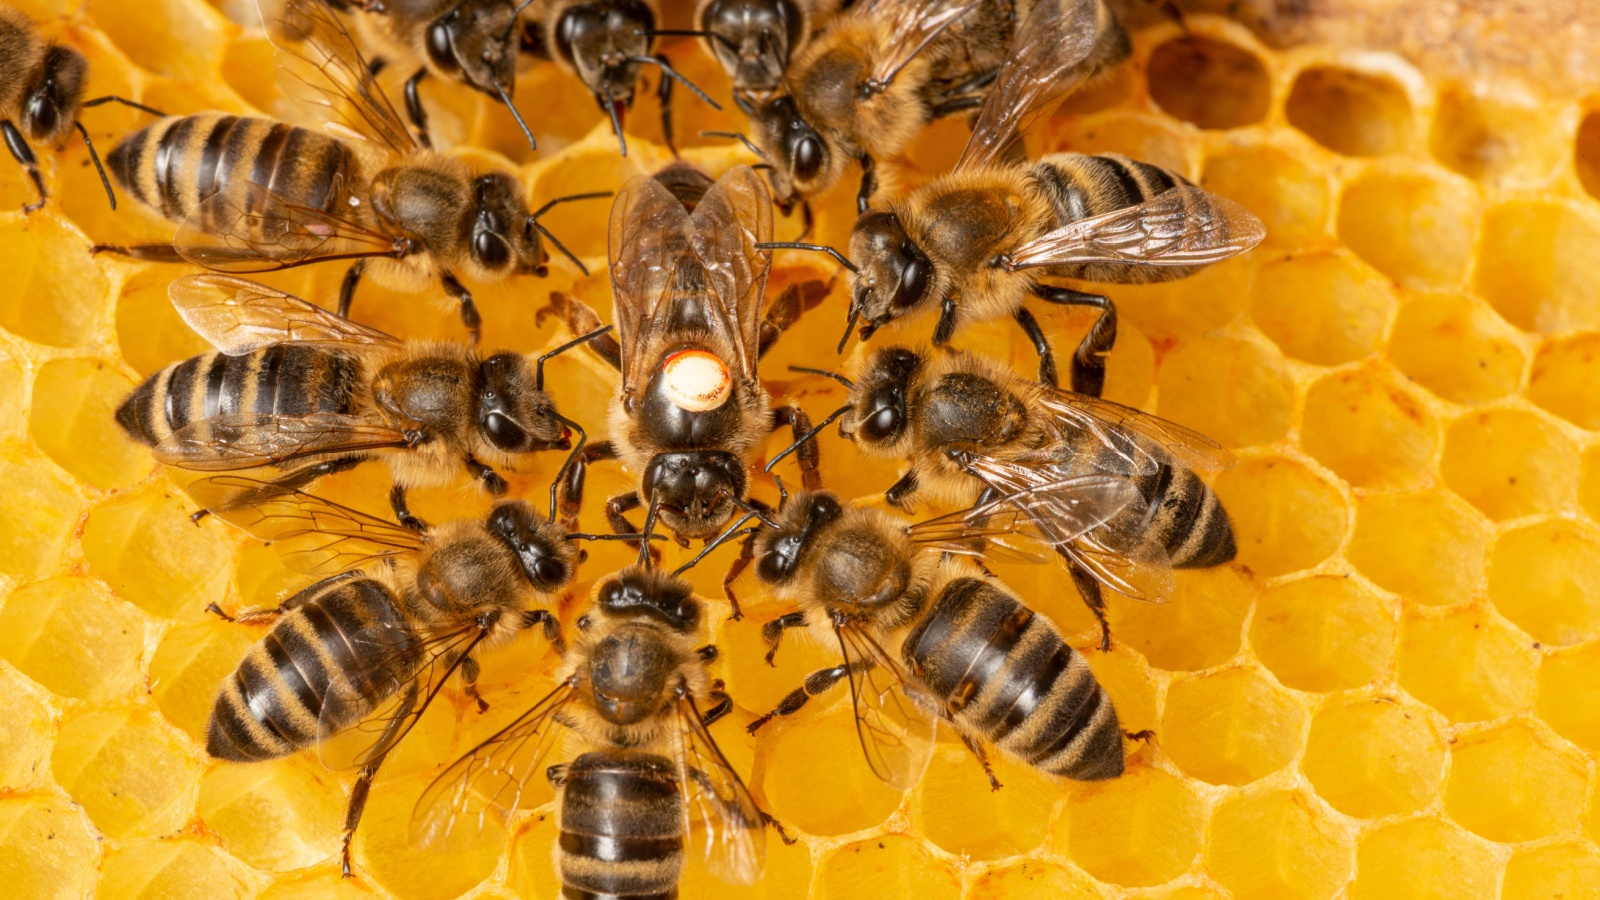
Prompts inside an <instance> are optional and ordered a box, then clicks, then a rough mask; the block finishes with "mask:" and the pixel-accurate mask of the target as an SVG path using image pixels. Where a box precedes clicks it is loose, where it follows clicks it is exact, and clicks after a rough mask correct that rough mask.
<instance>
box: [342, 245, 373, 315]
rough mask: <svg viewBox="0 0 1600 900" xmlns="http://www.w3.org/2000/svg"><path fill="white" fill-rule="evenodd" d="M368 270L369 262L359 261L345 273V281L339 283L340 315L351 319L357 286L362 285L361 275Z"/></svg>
mask: <svg viewBox="0 0 1600 900" xmlns="http://www.w3.org/2000/svg"><path fill="white" fill-rule="evenodd" d="M366 270H367V261H366V260H364V259H358V260H356V261H355V262H354V263H352V264H351V265H350V268H348V269H346V270H345V272H344V280H343V281H341V282H339V309H338V310H337V311H338V313H339V315H340V316H342V317H344V318H346V319H348V318H350V304H351V303H353V302H355V299H356V285H358V284H360V283H361V273H362V272H365V271H366Z"/></svg>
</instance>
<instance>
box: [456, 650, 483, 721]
mask: <svg viewBox="0 0 1600 900" xmlns="http://www.w3.org/2000/svg"><path fill="white" fill-rule="evenodd" d="M479 671H480V669H479V666H478V660H477V659H475V658H474V657H471V656H469V657H467V658H465V659H463V660H461V690H462V692H463V693H465V694H466V695H467V696H468V697H471V698H472V699H473V700H476V701H477V703H478V712H480V713H483V712H488V711H489V701H487V700H485V699H483V696H482V695H481V694H479V693H478V674H479Z"/></svg>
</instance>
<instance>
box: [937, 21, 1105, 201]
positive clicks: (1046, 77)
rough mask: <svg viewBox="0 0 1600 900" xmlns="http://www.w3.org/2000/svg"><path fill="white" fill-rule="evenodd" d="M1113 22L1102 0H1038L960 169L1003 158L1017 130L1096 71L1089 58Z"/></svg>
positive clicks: (997, 80)
mask: <svg viewBox="0 0 1600 900" xmlns="http://www.w3.org/2000/svg"><path fill="white" fill-rule="evenodd" d="M1114 27H1116V20H1115V19H1114V18H1112V14H1111V11H1110V10H1109V9H1107V8H1106V6H1105V4H1104V3H1102V2H1100V0H1035V2H1034V4H1033V8H1032V9H1031V10H1029V11H1028V17H1027V18H1026V19H1024V20H1023V21H1022V24H1021V25H1019V26H1018V27H1017V35H1016V37H1015V38H1014V39H1013V40H1012V42H1011V48H1010V52H1009V53H1008V55H1007V59H1006V63H1005V65H1003V66H1001V67H1000V73H999V74H998V75H997V76H996V77H995V82H994V84H993V86H991V87H990V88H989V93H988V94H987V95H985V97H984V100H983V105H982V106H981V107H979V109H978V117H977V119H976V120H974V121H973V123H972V137H971V138H969V139H968V140H967V148H966V150H964V151H963V152H962V154H961V159H960V160H959V161H957V162H956V167H955V168H956V171H958V172H959V171H963V170H967V169H981V168H985V167H988V166H993V165H996V164H998V163H999V162H1000V161H1001V158H1002V157H1003V156H1004V154H1005V152H1006V150H1007V148H1008V147H1010V146H1011V143H1012V141H1014V140H1016V138H1017V136H1018V135H1023V134H1027V133H1028V130H1029V129H1030V128H1032V127H1033V125H1034V124H1035V123H1037V122H1038V121H1039V120H1040V119H1042V118H1044V117H1045V116H1048V115H1049V114H1050V112H1051V110H1053V109H1054V108H1055V106H1056V104H1057V103H1059V102H1060V101H1061V100H1062V99H1063V98H1065V97H1066V96H1067V95H1068V94H1070V93H1072V91H1073V90H1075V89H1076V88H1077V87H1078V85H1080V84H1082V83H1083V81H1084V79H1085V78H1087V77H1088V76H1089V75H1090V74H1091V71H1092V70H1091V69H1090V68H1089V67H1087V66H1085V65H1083V63H1084V60H1086V59H1088V58H1089V54H1090V53H1092V52H1093V51H1094V47H1095V44H1096V43H1097V42H1098V41H1099V40H1100V36H1101V35H1102V34H1103V33H1104V32H1105V30H1106V29H1107V28H1114Z"/></svg>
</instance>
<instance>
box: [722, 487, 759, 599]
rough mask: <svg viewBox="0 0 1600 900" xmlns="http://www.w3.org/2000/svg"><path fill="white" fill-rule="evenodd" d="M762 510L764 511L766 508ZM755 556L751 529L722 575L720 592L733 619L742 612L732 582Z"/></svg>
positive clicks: (754, 541) (752, 504) (753, 533)
mask: <svg viewBox="0 0 1600 900" xmlns="http://www.w3.org/2000/svg"><path fill="white" fill-rule="evenodd" d="M750 505H751V506H755V505H756V503H755V502H752V503H751V504H750ZM762 505H763V506H765V504H762ZM762 511H763V512H766V510H762ZM755 558H756V533H755V532H754V531H752V532H750V534H749V535H747V536H746V537H745V539H744V543H742V544H740V545H739V555H738V557H736V558H735V559H734V561H733V562H732V563H730V564H729V565H728V571H727V574H725V575H723V576H722V593H723V595H724V596H726V597H727V598H728V605H729V606H732V607H733V612H732V614H730V615H729V616H728V618H729V619H731V620H733V621H738V620H739V619H742V618H744V612H743V611H742V610H741V609H739V598H738V597H736V596H734V593H733V583H734V582H735V581H738V580H739V576H740V575H743V574H744V570H745V569H747V568H749V567H750V563H751V561H752V560H754V559H755Z"/></svg>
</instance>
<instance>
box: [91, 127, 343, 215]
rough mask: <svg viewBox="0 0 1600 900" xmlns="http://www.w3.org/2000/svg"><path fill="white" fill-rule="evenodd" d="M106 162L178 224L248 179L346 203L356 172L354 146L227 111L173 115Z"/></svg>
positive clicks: (303, 201) (309, 200)
mask: <svg viewBox="0 0 1600 900" xmlns="http://www.w3.org/2000/svg"><path fill="white" fill-rule="evenodd" d="M106 167H107V168H108V169H110V170H111V173H112V175H113V176H115V177H116V179H117V181H118V182H119V183H120V184H121V185H122V187H123V189H124V190H126V191H127V192H128V193H130V194H132V195H133V196H134V197H136V198H137V199H138V200H139V202H141V203H143V204H144V205H145V206H148V207H150V208H151V209H153V210H155V211H156V212H158V213H160V214H161V215H162V216H163V217H165V218H167V219H170V220H172V221H174V222H181V221H183V220H184V219H186V218H188V217H189V216H190V215H192V214H194V212H195V211H196V210H198V209H200V205H201V203H202V201H204V200H205V199H206V198H208V197H210V196H211V195H212V194H215V193H216V192H217V191H219V190H222V189H224V188H226V187H228V186H229V185H242V184H244V183H247V182H251V183H255V184H258V185H260V186H262V187H264V188H267V189H269V190H271V191H273V192H274V193H277V194H281V195H283V196H284V197H286V198H288V199H290V200H292V201H293V202H294V203H295V204H297V205H302V206H307V207H310V208H312V209H317V210H322V211H324V212H326V211H328V210H330V209H331V208H332V207H333V205H334V204H335V203H338V202H342V200H343V199H344V195H345V188H346V187H347V186H348V184H349V182H350V179H351V176H352V175H354V174H355V172H356V162H355V157H354V155H353V154H352V153H351V152H350V149H349V148H348V147H346V146H345V145H344V144H342V143H340V142H339V141H337V140H334V139H333V138H331V137H328V136H327V135H324V134H319V133H317V132H315V131H312V130H310V129H307V128H298V127H295V126H293V125H288V124H285V123H283V122H275V121H273V120H271V119H257V118H246V117H241V116H229V115H223V114H222V113H200V114H198V115H193V116H172V117H168V118H165V119H162V120H160V121H158V122H156V123H154V124H152V125H149V126H147V127H145V128H143V129H141V130H139V131H136V132H134V133H133V134H131V135H128V136H127V137H126V138H123V139H122V141H121V142H120V143H118V144H117V146H115V147H113V148H112V149H111V152H110V153H109V154H108V155H107V156H106ZM207 218H208V217H206V216H203V217H202V221H201V222H200V224H201V225H202V226H204V227H206V228H207V229H208V230H209V229H211V228H212V226H214V225H215V222H214V221H207Z"/></svg>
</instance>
